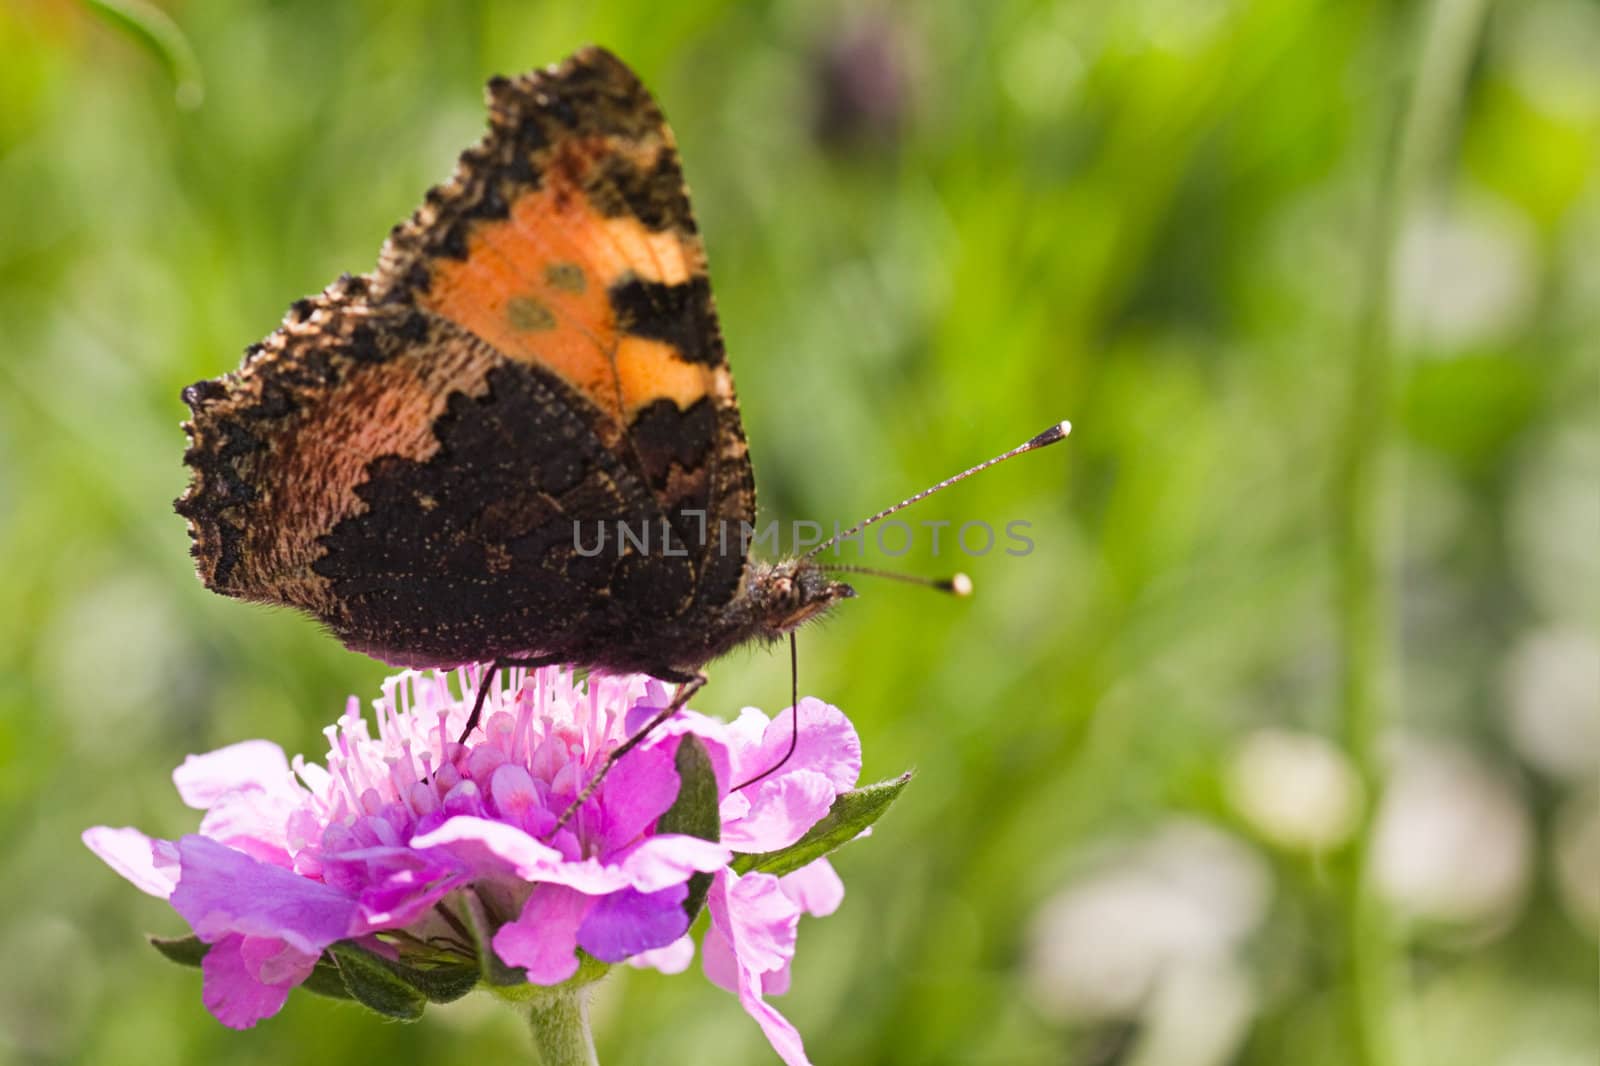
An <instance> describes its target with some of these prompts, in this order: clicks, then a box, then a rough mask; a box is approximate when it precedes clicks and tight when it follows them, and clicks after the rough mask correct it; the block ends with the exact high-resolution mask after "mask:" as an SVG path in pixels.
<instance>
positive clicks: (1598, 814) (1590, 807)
mask: <svg viewBox="0 0 1600 1066" xmlns="http://www.w3.org/2000/svg"><path fill="white" fill-rule="evenodd" d="M1551 860H1552V861H1553V862H1554V864H1555V874H1556V887H1557V888H1558V889H1559V890H1560V892H1561V902H1562V903H1564V904H1565V905H1566V908H1567V913H1568V914H1570V915H1571V916H1572V921H1573V923H1574V924H1576V925H1577V926H1579V927H1580V928H1582V929H1584V930H1585V931H1587V932H1588V934H1589V935H1590V936H1597V935H1600V784H1591V785H1590V786H1589V787H1587V788H1585V789H1582V790H1580V791H1579V792H1577V793H1575V794H1574V795H1573V796H1571V797H1570V798H1569V799H1568V800H1567V801H1566V803H1564V804H1562V807H1561V813H1560V814H1559V815H1558V816H1557V817H1556V839H1555V847H1554V848H1553V849H1552V854H1551Z"/></svg>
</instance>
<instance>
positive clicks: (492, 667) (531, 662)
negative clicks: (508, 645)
mask: <svg viewBox="0 0 1600 1066" xmlns="http://www.w3.org/2000/svg"><path fill="white" fill-rule="evenodd" d="M560 662H561V659H560V658H559V657H556V656H552V655H536V656H534V657H533V658H531V659H496V660H494V661H493V662H491V663H490V664H489V668H488V669H487V670H485V671H484V672H483V677H482V678H481V679H480V680H479V681H478V694H477V695H476V696H474V697H473V699H472V714H471V715H470V716H468V718H467V725H466V728H465V729H463V730H461V735H460V736H459V737H457V738H456V743H457V744H465V743H466V742H467V738H468V737H470V736H471V735H472V731H473V730H474V729H476V728H478V719H480V718H481V717H483V703H484V700H485V699H487V698H488V695H489V689H490V688H491V687H492V686H493V685H494V679H495V675H496V674H498V673H499V672H500V671H501V670H508V669H511V668H512V667H517V666H520V667H522V668H524V669H527V670H537V669H539V668H540V667H541V666H555V665H557V664H559V663H560Z"/></svg>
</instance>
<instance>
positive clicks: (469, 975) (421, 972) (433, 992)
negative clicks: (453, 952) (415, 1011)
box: [404, 966, 479, 1003]
mask: <svg viewBox="0 0 1600 1066" xmlns="http://www.w3.org/2000/svg"><path fill="white" fill-rule="evenodd" d="M404 976H405V977H406V979H408V980H410V981H411V982H412V983H413V984H414V985H415V986H416V988H417V989H418V990H419V991H420V992H421V993H422V994H423V995H425V996H427V997H428V1002H430V1003H454V1002H455V1001H456V1000H458V999H460V998H461V997H462V996H464V995H466V994H467V993H468V992H471V991H472V990H473V989H474V988H477V987H478V978H479V974H478V968H477V967H476V966H433V967H429V968H427V969H423V968H421V967H416V966H413V967H406V968H405V974H404Z"/></svg>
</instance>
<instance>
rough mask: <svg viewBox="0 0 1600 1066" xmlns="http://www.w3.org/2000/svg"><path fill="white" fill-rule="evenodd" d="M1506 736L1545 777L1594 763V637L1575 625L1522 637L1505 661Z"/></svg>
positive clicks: (1597, 743)
mask: <svg viewBox="0 0 1600 1066" xmlns="http://www.w3.org/2000/svg"><path fill="white" fill-rule="evenodd" d="M1505 693H1506V702H1507V704H1508V705H1509V709H1510V721H1509V723H1508V726H1509V729H1510V733H1511V741H1512V743H1513V744H1514V745H1515V746H1516V749H1517V751H1518V753H1520V754H1521V755H1522V757H1523V758H1524V759H1527V760H1528V762H1529V763H1531V764H1532V765H1534V766H1536V767H1538V768H1539V769H1540V770H1542V771H1543V772H1544V773H1546V774H1549V775H1550V776H1551V777H1558V778H1561V779H1563V780H1572V779H1574V778H1584V777H1587V776H1589V775H1590V774H1592V773H1594V772H1595V770H1596V769H1600V642H1597V641H1596V640H1595V638H1594V637H1593V636H1592V635H1591V634H1590V633H1587V632H1585V631H1584V630H1582V629H1579V628H1577V627H1563V628H1550V629H1545V630H1541V631H1539V632H1536V633H1532V634H1530V635H1528V636H1526V637H1524V638H1523V639H1522V641H1521V642H1520V643H1519V644H1518V645H1517V647H1516V650H1514V651H1513V652H1512V653H1511V658H1510V661H1509V663H1508V664H1507V667H1506V676H1505Z"/></svg>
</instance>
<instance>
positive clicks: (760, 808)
mask: <svg viewBox="0 0 1600 1066" xmlns="http://www.w3.org/2000/svg"><path fill="white" fill-rule="evenodd" d="M743 793H744V795H745V796H746V797H747V798H748V799H749V802H750V810H749V811H748V813H746V814H745V815H744V816H743V817H741V818H737V819H734V820H732V821H729V822H725V823H724V824H723V827H722V841H723V843H725V844H727V845H728V847H730V848H732V849H733V850H734V851H743V852H762V851H777V850H778V849H779V848H786V847H788V846H789V845H790V844H793V843H794V842H795V841H797V840H799V839H800V838H801V837H803V836H805V834H806V830H808V829H810V828H811V827H812V826H814V825H816V824H817V822H819V821H820V820H821V819H822V816H823V815H825V814H827V813H828V808H829V807H831V806H833V798H834V796H835V795H836V794H837V793H836V790H835V789H834V787H833V783H832V782H831V781H829V780H828V778H827V777H826V776H824V775H823V774H821V773H818V772H817V771H815V770H795V771H793V772H791V773H781V774H779V775H778V776H776V777H769V778H767V779H766V780H765V781H761V782H759V783H757V784H756V785H753V786H752V787H750V788H747V789H744V790H743Z"/></svg>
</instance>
